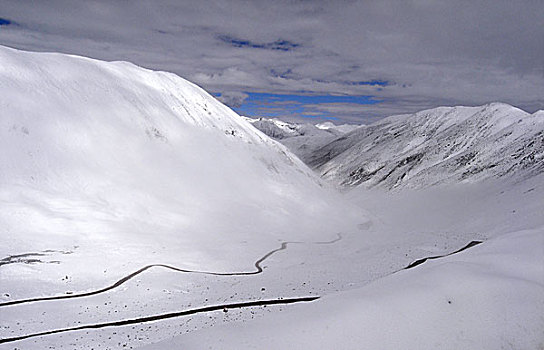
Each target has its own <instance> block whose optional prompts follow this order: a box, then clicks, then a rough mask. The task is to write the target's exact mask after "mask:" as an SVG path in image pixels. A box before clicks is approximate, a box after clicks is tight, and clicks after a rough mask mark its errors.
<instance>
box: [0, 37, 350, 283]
mask: <svg viewBox="0 0 544 350" xmlns="http://www.w3.org/2000/svg"><path fill="white" fill-rule="evenodd" d="M0 149H1V151H0V169H1V170H0V236H1V237H2V242H3V243H2V247H1V248H0V256H1V257H3V256H7V255H12V254H20V253H26V252H36V251H41V250H45V249H58V250H62V249H67V248H70V247H73V246H78V250H77V252H78V254H81V256H80V258H81V259H79V261H81V262H85V263H81V266H79V267H80V268H82V269H86V270H93V271H94V270H100V271H101V270H102V269H101V268H99V267H97V266H93V260H92V259H94V258H96V259H100V260H99V261H100V264H102V265H103V264H123V261H125V260H127V261H130V262H131V263H132V264H136V265H135V266H140V265H142V264H144V262H145V261H147V260H151V259H152V257H150V256H149V254H147V253H148V252H150V251H154V250H155V251H161V253H162V255H161V257H162V259H163V260H162V261H165V260H167V259H168V257H170V258H171V259H172V260H171V261H172V262H173V263H175V262H176V261H182V262H183V263H184V264H185V266H196V267H197V268H199V269H203V270H206V269H209V270H212V269H216V270H221V269H227V270H230V269H231V268H232V269H235V268H236V269H238V270H242V269H244V268H247V266H252V264H253V261H254V260H255V259H256V258H257V257H259V256H261V255H262V254H263V253H264V252H266V251H268V250H270V247H275V246H276V245H277V242H278V240H301V239H305V238H308V239H310V240H315V239H318V240H319V239H323V238H330V237H334V236H335V234H336V232H337V230H339V229H341V226H342V225H343V222H345V216H344V217H343V218H342V215H341V213H342V210H345V208H344V209H342V206H343V205H342V204H338V203H337V202H335V199H334V198H333V196H334V195H333V194H332V193H331V192H329V191H328V190H327V189H325V188H323V184H322V183H321V182H320V180H319V179H318V178H317V177H316V176H315V175H314V174H313V172H312V171H311V170H309V169H308V168H307V167H306V166H305V165H304V164H303V163H302V162H301V161H300V160H298V159H297V158H296V157H295V156H293V155H292V154H291V153H290V152H289V151H288V150H287V149H286V148H285V147H284V146H282V145H280V144H278V143H277V142H275V141H273V140H271V139H269V138H268V137H267V136H265V135H264V134H262V133H261V132H259V131H257V130H256V129H255V128H253V127H252V126H251V125H250V124H248V123H247V122H245V121H244V120H243V119H242V118H241V117H239V116H238V115H237V114H235V113H234V112H233V111H232V110H230V109H229V108H227V107H226V106H224V105H223V104H221V103H220V102H218V101H217V100H215V99H214V98H213V97H212V96H210V95H209V94H208V93H206V92H205V91H204V90H202V89H201V88H199V87H197V86H196V85H194V84H192V83H189V82H187V81H186V80H184V79H182V78H180V77H178V76H176V75H174V74H170V73H165V72H154V71H150V70H146V69H142V68H139V67H137V66H134V65H133V64H130V63H126V62H110V63H107V62H101V61H97V60H92V59H87V58H83V57H76V56H70V55H64V54H56V53H29V52H23V51H18V50H14V49H10V48H6V47H1V46H0ZM318 218H323V220H319V219H318ZM128 242H130V243H128ZM232 242H236V243H237V244H238V246H232V249H238V250H243V251H244V252H245V253H247V254H246V255H247V256H248V257H247V259H244V258H243V255H240V254H239V252H238V251H236V252H234V251H229V249H227V248H228V247H231V246H230V245H229V243H232ZM240 242H246V243H247V244H249V246H248V245H245V246H240ZM253 243H254V245H252V244H253ZM112 250H113V251H116V252H117V253H116V254H118V259H107V261H106V260H104V255H103V254H104V253H103V252H105V251H112ZM85 254H87V255H85ZM93 254H95V255H97V256H94V255H93ZM100 254H102V255H100ZM136 256H137V257H138V259H136V258H134V257H136ZM212 256H213V257H212ZM131 257H132V258H131ZM233 257H236V258H233ZM153 262H156V261H155V260H153ZM229 264H230V265H229ZM237 264H238V265H237ZM232 265H234V266H232ZM42 266H43V265H42ZM10 268H11V267H10ZM12 268H13V269H15V268H19V269H22V268H24V267H15V266H14V267H12ZM39 268H47V267H45V266H43V267H37V269H39ZM126 268H130V266H126ZM6 271H7V270H6ZM33 273H34V272H33ZM6 276H7V275H6ZM10 276H11V277H13V278H15V277H14V276H17V273H15V272H14V273H13V274H10ZM36 276H38V278H39V274H38V275H36ZM81 276H82V277H81V278H82V281H83V280H85V277H84V275H81ZM4 277H5V276H4ZM11 277H10V278H11ZM44 278H45V277H44ZM3 281H4V282H6V283H7V278H6V279H4V278H3ZM4 282H3V283H4ZM75 287H77V285H76V286H74V288H75ZM28 291H30V289H29V290H28Z"/></svg>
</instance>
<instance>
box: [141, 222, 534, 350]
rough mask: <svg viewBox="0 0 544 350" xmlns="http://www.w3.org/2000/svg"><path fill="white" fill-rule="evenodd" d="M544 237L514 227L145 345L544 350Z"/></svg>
mask: <svg viewBox="0 0 544 350" xmlns="http://www.w3.org/2000/svg"><path fill="white" fill-rule="evenodd" d="M543 238H544V236H543V234H542V231H541V230H537V231H534V230H532V231H522V232H515V233H510V234H507V235H504V236H501V237H498V238H496V239H493V240H490V241H488V242H486V243H485V244H482V245H480V246H476V247H474V248H471V249H470V250H468V251H466V252H463V253H459V254H455V255H452V256H450V257H447V258H444V259H443V260H435V261H428V262H426V263H425V264H424V265H422V266H421V267H419V268H417V269H413V270H406V271H400V272H398V273H396V274H393V275H391V276H388V277H386V278H383V279H381V280H379V281H377V282H374V283H372V284H370V285H368V286H366V287H364V288H360V289H355V290H352V291H348V292H343V293H338V294H335V295H331V296H328V297H325V298H323V299H321V300H319V301H316V302H314V303H312V304H310V305H296V306H293V307H292V308H291V309H289V310H287V311H285V312H284V313H279V314H275V315H272V316H271V317H268V318H265V319H261V320H258V321H255V322H252V323H249V324H244V325H243V326H241V325H238V324H228V325H225V326H222V327H217V328H212V329H208V330H204V331H201V332H196V333H193V334H189V335H187V336H182V337H178V338H175V339H173V340H170V341H165V342H163V343H158V344H156V345H151V346H149V347H144V349H146V350H159V349H209V348H216V347H217V348H221V349H265V348H266V349H310V348H311V349H333V348H337V349H345V350H348V349H352V350H355V349H390V350H397V349H420V350H431V349H432V350H434V349H442V350H446V349H451V350H455V349H480V350H483V349H489V350H494V349H534V350H537V349H541V348H542V344H543V343H542V342H543V341H544V336H543V335H542V329H544V319H543V317H542V314H544V294H543V292H544V287H543V285H544V267H543V265H542V257H543V256H544V250H543V247H544V239H543Z"/></svg>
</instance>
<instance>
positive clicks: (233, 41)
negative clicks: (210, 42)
mask: <svg viewBox="0 0 544 350" xmlns="http://www.w3.org/2000/svg"><path fill="white" fill-rule="evenodd" d="M218 38H219V40H221V41H223V42H224V43H227V44H230V45H232V46H234V47H239V48H251V49H267V50H279V51H290V50H292V49H294V48H297V47H299V46H300V44H297V43H293V42H291V41H288V40H282V39H278V40H276V41H273V42H270V43H257V42H254V41H250V40H245V39H239V38H235V37H232V36H229V35H220V36H219V37H218Z"/></svg>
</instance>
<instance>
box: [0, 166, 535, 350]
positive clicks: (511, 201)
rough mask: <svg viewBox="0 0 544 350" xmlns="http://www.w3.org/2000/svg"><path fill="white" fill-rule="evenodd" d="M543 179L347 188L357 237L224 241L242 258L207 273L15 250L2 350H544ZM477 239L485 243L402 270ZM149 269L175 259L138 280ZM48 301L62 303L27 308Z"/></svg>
mask: <svg viewBox="0 0 544 350" xmlns="http://www.w3.org/2000/svg"><path fill="white" fill-rule="evenodd" d="M542 180H543V177H542V176H540V177H536V178H533V179H530V180H528V181H525V182H521V183H517V184H512V183H510V184H505V183H501V184H499V183H491V182H487V183H486V184H479V185H470V184H465V185H456V186H452V187H447V188H446V187H442V188H433V189H429V190H418V191H409V190H404V191H402V192H397V193H394V192H393V193H383V192H379V191H368V190H359V189H355V190H352V191H350V192H346V193H345V194H344V196H345V198H346V200H348V201H351V202H352V203H354V205H356V206H357V207H358V208H359V211H360V220H359V222H358V225H357V226H356V227H354V228H353V229H351V230H343V231H342V232H330V235H329V237H326V238H325V239H321V237H318V239H316V240H314V241H297V242H285V241H277V242H269V241H267V242H265V243H263V244H262V245H259V246H258V247H247V243H244V242H241V241H232V242H227V243H225V242H222V244H221V245H220V246H218V247H217V250H218V251H221V252H222V253H221V254H220V256H224V255H225V254H227V253H228V252H230V253H232V254H233V256H232V259H231V261H230V262H229V261H220V262H213V261H203V266H205V267H206V271H204V272H206V273H202V272H203V271H201V269H200V268H199V266H197V265H196V264H195V263H194V261H193V262H192V263H191V264H190V266H183V261H181V260H177V261H176V260H175V259H172V257H170V256H168V257H166V258H165V257H164V256H161V254H160V252H157V253H156V254H154V255H153V256H151V257H145V258H143V257H138V256H131V255H126V254H130V250H123V249H121V248H118V247H109V249H111V251H112V253H111V254H108V255H107V256H106V257H105V259H106V261H105V262H104V263H103V266H111V269H113V271H112V270H108V271H106V270H104V273H103V278H100V276H99V275H98V273H97V274H96V275H93V276H91V277H89V278H88V279H86V278H85V276H64V275H62V273H59V270H61V271H62V270H63V267H64V266H66V265H69V264H76V265H77V264H83V263H84V262H81V261H79V260H80V259H82V258H84V257H85V255H84V254H83V253H79V251H80V250H82V249H83V248H77V247H73V248H72V249H71V250H67V249H66V246H63V245H60V247H59V246H58V245H57V244H55V242H51V247H50V250H47V251H40V252H13V254H12V256H11V257H3V258H4V259H2V260H0V262H2V265H0V278H1V281H2V287H1V289H2V290H1V291H2V294H3V295H2V296H0V349H48V348H50V349H74V348H77V349H116V348H139V347H143V349H148V350H150V349H176V348H180V349H181V348H183V349H193V348H194V349H201V348H202V349H208V348H212V349H229V348H232V349H240V348H255V349H262V348H266V349H271V348H277V349H287V348H312V349H314V348H323V349H330V348H331V347H333V346H334V347H336V348H339V349H365V348H368V349H374V348H382V349H399V348H405V349H408V348H413V349H431V348H432V349H459V348H464V349H497V348H506V349H509V348H511V349H541V348H542V347H543V346H544V336H543V333H542V329H544V318H543V317H542V315H544V216H543V215H542V213H544V201H542V198H544V196H543V195H544V188H543V184H544V181H542ZM471 241H481V242H483V243H482V244H479V245H477V246H474V247H472V248H469V249H466V250H464V251H462V252H459V253H456V254H453V255H450V256H447V257H443V258H437V259H433V260H428V261H425V262H424V263H423V264H421V265H418V266H416V267H414V268H412V269H408V270H404V268H405V267H407V266H408V265H410V264H411V263H413V262H414V261H416V260H418V259H421V258H425V257H437V256H442V255H447V254H449V253H452V252H455V251H457V250H459V249H460V248H462V247H464V246H466V245H467V244H468V243H469V242H471ZM102 249H104V250H107V249H108V247H102ZM225 252H227V253H225ZM23 253H26V254H23ZM22 254H23V255H24V256H16V255H22ZM85 254H87V253H85ZM209 258H210V257H209ZM32 259H35V260H32ZM211 259H212V260H213V256H211ZM40 262H41V263H40ZM45 262H48V263H45ZM129 262H130V263H129ZM148 264H165V265H168V266H153V267H149V268H147V269H145V270H143V271H141V272H139V273H136V272H138V270H139V269H141V268H145V267H146V265H148ZM215 265H217V266H221V269H220V270H217V271H215V270H209V269H208V267H210V266H212V267H213V266H215ZM103 266H100V268H101V269H102V267H103ZM172 267H173V268H172ZM180 269H181V270H182V271H180ZM36 273H39V274H41V278H40V280H41V281H44V280H45V281H47V280H48V276H50V277H51V278H50V279H49V282H48V283H35V274H36ZM131 273H132V274H134V273H136V274H134V275H131ZM48 274H49V275H48ZM60 275H62V276H60ZM21 276H22V277H21ZM72 279H74V280H76V281H74V282H71V280H72ZM85 281H88V283H85ZM82 293H83V294H87V295H81V294H82ZM48 296H62V298H57V299H55V300H34V301H29V302H20V303H17V301H18V300H24V299H28V298H30V299H36V298H44V297H45V298H47V297H48ZM314 297H320V298H319V299H317V300H313V298H314ZM312 300H313V301H312ZM247 303H250V304H247ZM291 303H295V304H294V305H291ZM188 310H189V313H187V312H186V311H188ZM42 333H43V334H42ZM45 333H50V334H45ZM25 336H28V338H26V339H19V338H20V337H25Z"/></svg>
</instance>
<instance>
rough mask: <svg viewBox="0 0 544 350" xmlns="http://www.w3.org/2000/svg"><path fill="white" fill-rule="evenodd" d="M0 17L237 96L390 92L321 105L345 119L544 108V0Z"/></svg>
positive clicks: (260, 5) (28, 9) (142, 5)
mask: <svg viewBox="0 0 544 350" xmlns="http://www.w3.org/2000/svg"><path fill="white" fill-rule="evenodd" d="M0 17H2V18H4V19H9V21H11V22H14V23H17V24H18V25H17V26H13V25H3V26H0V44H3V45H7V46H12V47H17V48H22V49H29V50H41V51H61V52H68V53H75V54H81V55H86V56H91V57H95V58H100V59H106V60H128V61H132V62H134V63H136V64H139V65H143V66H145V67H149V68H153V69H160V70H168V71H173V72H175V73H178V74H179V75H181V76H183V77H185V78H187V79H189V80H191V81H194V82H196V83H197V84H199V85H201V86H203V87H204V88H205V89H207V90H208V91H212V92H216V93H221V96H223V97H221V98H222V99H223V100H224V101H225V102H227V103H231V105H233V106H234V105H241V104H242V103H243V101H244V99H245V98H247V92H265V93H276V94H300V93H311V94H315V95H326V94H331V95H342V94H346V95H358V96H361V95H368V96H375V97H376V99H379V100H381V101H383V102H381V103H379V104H373V105H371V106H365V107H364V108H361V106H353V105H350V104H349V103H343V104H342V103H340V104H335V105H327V104H322V105H321V107H320V108H321V111H324V110H328V111H329V112H331V111H333V110H334V111H335V112H336V114H337V116H338V117H339V118H341V119H345V120H348V119H349V120H356V119H357V118H375V116H383V115H388V114H393V113H399V112H409V111H414V110H420V109H424V108H430V107H434V106H438V105H443V104H464V105H474V104H482V103H486V102H491V101H503V102H507V103H511V104H514V105H516V106H519V107H522V108H525V109H528V110H530V111H534V110H536V109H542V108H544V97H543V93H542V91H543V90H544V26H543V25H542V23H544V2H543V1H542V0H526V1H502V0H489V1H477V0H476V1H461V0H460V1H430V0H429V1H427V0H411V1H410V0H408V1H365V2H363V1H334V2H329V1H241V0H239V1H236V0H235V1H194V2H190V1H181V2H180V1H174V0H171V1H157V0H155V1H152V0H142V1H137V2H135V1H72V0H51V1H47V2H46V1H34V2H30V1H19V0H0ZM316 108H317V106H316ZM359 108H360V109H359ZM306 112H308V110H307V111H306ZM315 113H318V111H317V110H316V111H315Z"/></svg>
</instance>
